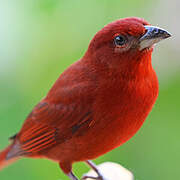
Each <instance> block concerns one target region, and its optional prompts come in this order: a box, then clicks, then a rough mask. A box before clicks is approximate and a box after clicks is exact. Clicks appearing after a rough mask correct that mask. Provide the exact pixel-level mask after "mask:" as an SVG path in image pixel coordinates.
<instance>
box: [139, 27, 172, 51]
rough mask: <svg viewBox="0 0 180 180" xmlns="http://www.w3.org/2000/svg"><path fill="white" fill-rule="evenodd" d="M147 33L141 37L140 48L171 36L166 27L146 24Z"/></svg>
mask: <svg viewBox="0 0 180 180" xmlns="http://www.w3.org/2000/svg"><path fill="white" fill-rule="evenodd" d="M144 27H145V29H146V33H145V34H144V35H143V36H142V37H140V39H139V49H140V50H143V49H145V48H148V47H151V46H152V45H153V44H156V43H158V42H159V41H161V40H163V39H166V38H169V37H171V34H170V33H169V32H167V31H166V30H164V29H161V28H159V27H154V26H144Z"/></svg>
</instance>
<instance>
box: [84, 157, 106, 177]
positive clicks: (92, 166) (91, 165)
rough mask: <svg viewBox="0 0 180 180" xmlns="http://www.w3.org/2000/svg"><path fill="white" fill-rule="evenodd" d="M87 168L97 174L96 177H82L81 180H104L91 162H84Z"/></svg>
mask: <svg viewBox="0 0 180 180" xmlns="http://www.w3.org/2000/svg"><path fill="white" fill-rule="evenodd" d="M86 163H87V164H88V166H90V167H91V168H92V169H93V170H94V171H95V172H96V174H97V177H93V176H88V175H84V176H83V177H82V179H81V180H87V179H94V180H106V179H105V178H104V177H103V175H102V174H101V173H100V172H99V170H98V168H97V166H96V165H95V164H94V163H93V162H92V161H89V160H88V161H86Z"/></svg>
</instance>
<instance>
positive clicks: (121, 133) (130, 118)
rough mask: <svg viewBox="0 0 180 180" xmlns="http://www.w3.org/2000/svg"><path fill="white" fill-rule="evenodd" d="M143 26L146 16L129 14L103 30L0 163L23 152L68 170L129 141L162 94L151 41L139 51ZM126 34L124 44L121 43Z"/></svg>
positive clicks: (32, 115)
mask: <svg viewBox="0 0 180 180" xmlns="http://www.w3.org/2000/svg"><path fill="white" fill-rule="evenodd" d="M145 26H148V23H147V22H146V21H144V20H142V19H139V18H126V19H121V20H117V21H115V22H113V23H110V24H108V25H107V26H105V27H104V28H103V29H102V30H101V31H99V32H98V33H97V34H96V35H95V36H94V38H93V39H92V41H91V43H90V45H89V47H88V50H87V52H86V53H85V55H84V56H83V57H82V58H81V59H80V60H79V61H77V62H75V63H74V64H72V65H71V66H70V67H69V68H68V69H67V70H66V71H64V72H63V73H62V74H61V76H60V77H59V79H58V80H57V81H56V82H55V84H54V85H53V87H52V88H51V90H50V91H49V93H48V94H47V96H46V97H45V98H44V99H43V100H42V101H41V102H40V103H39V104H38V105H37V106H35V108H34V109H33V111H32V112H31V113H30V114H29V116H28V117H27V119H26V121H25V123H24V124H23V127H22V129H21V130H20V132H19V133H18V134H17V135H16V136H15V137H14V139H13V144H12V145H10V146H9V147H8V148H7V149H6V150H5V151H3V152H2V153H1V154H0V165H3V164H4V163H5V162H6V161H7V159H11V158H17V157H21V156H26V157H43V158H48V159H51V160H54V161H57V162H59V163H60V166H61V168H62V169H63V171H64V172H65V173H66V174H68V173H70V172H71V165H72V163H74V162H76V161H85V160H88V159H94V158H96V157H98V156H100V155H102V154H104V153H106V152H108V151H110V150H112V149H114V148H116V147H118V146H120V145H121V144H123V143H125V142H126V141H127V140H129V139H130V138H131V137H132V136H133V135H134V134H135V133H136V132H137V131H138V129H139V128H140V127H141V125H142V124H143V122H144V120H145V119H146V117H147V115H148V114H149V112H150V111H151V109H152V106H153V104H154V103H155V100H156V98H157V96H158V80H157V77H156V74H155V72H154V70H153V68H152V64H151V54H152V45H150V46H149V47H145V48H144V49H142V50H140V47H142V43H141V40H140V38H141V37H142V36H144V35H145V34H146V33H147V29H146V28H145ZM118 35H122V36H121V37H118V38H117V42H114V39H115V38H116V37H117V36H118ZM122 37H123V38H124V37H125V39H124V41H125V43H124V44H123V45H119V44H117V43H122V42H121V41H122V40H121V39H120V38H122ZM164 38H165V37H164Z"/></svg>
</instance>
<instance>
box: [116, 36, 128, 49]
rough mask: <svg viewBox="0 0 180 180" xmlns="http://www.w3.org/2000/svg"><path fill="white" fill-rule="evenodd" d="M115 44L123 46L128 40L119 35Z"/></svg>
mask: <svg viewBox="0 0 180 180" xmlns="http://www.w3.org/2000/svg"><path fill="white" fill-rule="evenodd" d="M114 42H115V45H116V46H123V45H124V44H125V43H126V38H125V37H124V36H122V35H119V36H116V37H115V38H114Z"/></svg>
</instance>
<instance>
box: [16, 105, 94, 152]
mask: <svg viewBox="0 0 180 180" xmlns="http://www.w3.org/2000/svg"><path fill="white" fill-rule="evenodd" d="M85 109H86V110H85ZM92 122H93V118H92V113H91V111H90V109H89V108H82V107H81V108H80V107H78V105H70V106H68V105H63V104H61V105H60V104H58V105H55V104H50V103H47V102H41V103H39V104H38V105H37V106H36V107H35V108H34V110H33V111H32V112H31V113H30V115H29V116H28V118H27V119H26V121H25V123H24V125H23V127H22V129H21V131H20V133H19V134H18V136H17V137H18V140H19V143H20V145H21V150H23V152H26V153H37V152H40V151H43V150H45V149H47V148H50V147H52V146H54V145H57V144H59V143H63V142H65V141H67V140H68V139H70V138H72V137H73V136H81V135H83V134H84V133H85V132H86V131H87V130H88V129H89V128H90V126H91V124H92Z"/></svg>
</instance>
